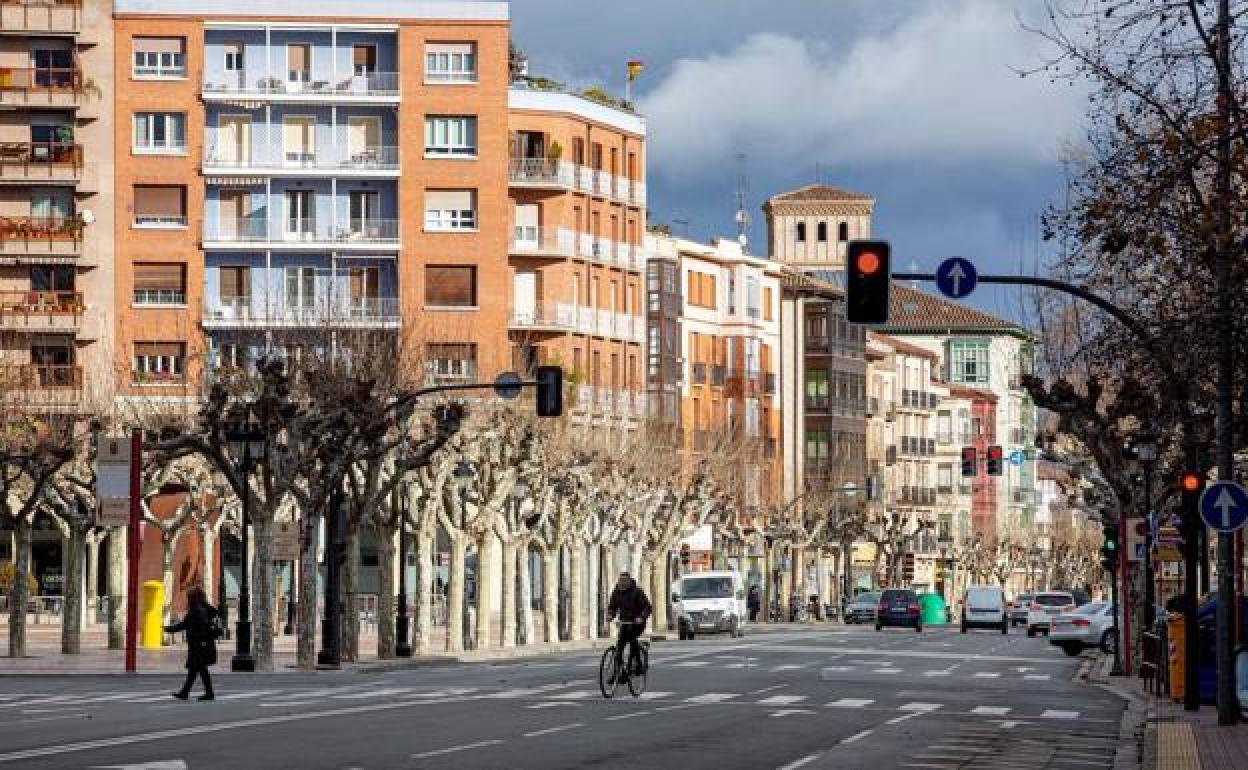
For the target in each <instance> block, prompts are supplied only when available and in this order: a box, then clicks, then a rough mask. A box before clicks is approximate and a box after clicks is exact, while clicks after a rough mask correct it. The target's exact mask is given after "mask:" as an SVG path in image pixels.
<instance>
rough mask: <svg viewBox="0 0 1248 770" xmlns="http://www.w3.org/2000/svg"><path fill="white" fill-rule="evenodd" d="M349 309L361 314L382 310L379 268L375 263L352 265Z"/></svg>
mask: <svg viewBox="0 0 1248 770" xmlns="http://www.w3.org/2000/svg"><path fill="white" fill-rule="evenodd" d="M348 277H349V278H350V280H351V309H352V310H353V311H354V312H355V313H357V314H362V315H370V314H371V315H377V314H380V313H381V312H382V310H383V308H382V301H381V268H380V267H377V266H375V265H367V266H364V267H352V268H350V269H349V270H348Z"/></svg>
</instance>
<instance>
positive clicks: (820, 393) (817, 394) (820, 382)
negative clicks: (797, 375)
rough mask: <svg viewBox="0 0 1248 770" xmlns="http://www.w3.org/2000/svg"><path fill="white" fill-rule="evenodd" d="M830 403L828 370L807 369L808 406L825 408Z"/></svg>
mask: <svg viewBox="0 0 1248 770" xmlns="http://www.w3.org/2000/svg"><path fill="white" fill-rule="evenodd" d="M827 405H828V370H827V369H807V370H806V406H807V407H808V408H823V407H826V406H827Z"/></svg>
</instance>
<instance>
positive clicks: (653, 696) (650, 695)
mask: <svg viewBox="0 0 1248 770" xmlns="http://www.w3.org/2000/svg"><path fill="white" fill-rule="evenodd" d="M675 694H676V693H674V692H643V693H642V694H641V695H640V696H639V697H640V698H641V700H657V699H659V698H667V697H669V696H671V695H675Z"/></svg>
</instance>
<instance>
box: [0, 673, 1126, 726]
mask: <svg viewBox="0 0 1248 770" xmlns="http://www.w3.org/2000/svg"><path fill="white" fill-rule="evenodd" d="M587 684H589V683H588V682H583V681H582V682H565V683H556V684H545V685H539V686H532V687H502V686H481V687H451V686H443V687H439V686H433V685H423V686H411V687H404V686H397V685H394V686H391V685H390V684H383V685H382V686H378V683H374V684H371V685H358V686H342V687H317V688H309V687H295V688H285V689H263V690H252V691H243V692H223V693H221V694H219V695H218V696H217V700H218V701H224V702H234V703H237V704H238V705H240V706H245V705H248V704H250V705H253V706H255V707H258V708H262V709H266V710H272V709H279V708H302V707H316V706H340V705H346V704H347V703H361V704H362V703H368V702H370V701H406V702H412V703H415V702H436V701H438V700H440V699H447V698H464V697H467V698H495V699H506V700H518V701H525V702H526V707H527V708H554V707H556V706H557V705H560V704H562V705H567V706H575V705H578V704H585V703H586V702H592V701H602V697H601V693H600V692H599V691H598V690H597V689H594V688H593V687H586V685H587ZM595 684H596V683H595ZM767 689H768V690H771V692H760V693H753V694H751V693H747V692H727V691H724V692H718V691H717V692H686V693H681V692H678V691H675V690H651V691H648V692H646V693H643V694H642V696H641V697H640V698H637V699H636V700H637V701H639V702H648V703H654V704H656V705H661V706H662V707H664V708H677V707H679V708H692V707H698V706H705V707H713V706H755V707H761V708H765V709H778V710H779V711H775V712H774V713H773V714H772V716H782V717H785V718H802V717H803V716H806V715H810V714H815V713H818V712H821V711H822V712H831V711H836V710H873V711H885V712H887V711H892V712H897V713H900V714H903V715H906V714H912V715H929V714H941V715H952V716H956V717H962V716H969V717H981V718H985V719H990V720H1007V719H1008V720H1012V722H1011V723H1012V724H1013V723H1018V722H1047V723H1069V722H1072V721H1075V720H1081V721H1085V722H1086V721H1088V720H1089V719H1091V720H1092V721H1098V720H1096V719H1095V715H1094V714H1093V715H1089V714H1087V713H1084V712H1081V711H1077V710H1072V709H1056V708H1041V707H1021V708H1015V707H1012V706H999V705H992V704H971V705H967V704H964V703H963V704H953V703H945V702H935V701H916V700H906V699H904V698H897V697H894V698H887V697H880V698H829V697H828V696H827V695H826V694H823V695H815V694H800V693H775V692H774V689H775V688H767ZM929 697H930V695H929ZM169 699H170V698H169V694H168V692H159V693H155V692H151V691H141V692H121V693H106V694H101V693H99V692H91V693H78V694H60V695H50V694H39V693H27V694H20V695H15V694H9V695H7V696H6V697H5V699H4V701H3V703H2V704H0V705H3V706H6V707H8V708H7V715H8V717H9V718H18V719H20V718H21V717H22V716H23V715H27V716H29V715H35V714H44V713H48V709H56V710H57V711H58V712H68V711H83V712H99V711H101V710H107V711H113V710H116V709H118V708H120V707H125V706H133V707H139V708H142V707H150V706H153V705H154V704H160V703H164V702H165V701H168V700H169ZM632 700H633V699H627V701H626V702H632ZM166 705H167V704H166ZM157 707H161V708H163V707H165V706H157ZM1099 721H1105V722H1112V721H1113V720H1110V719H1105V720H1099Z"/></svg>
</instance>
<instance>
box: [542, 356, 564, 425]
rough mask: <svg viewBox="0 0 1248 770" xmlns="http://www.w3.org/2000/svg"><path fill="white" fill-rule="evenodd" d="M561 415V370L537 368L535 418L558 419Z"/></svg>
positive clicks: (556, 368) (557, 368) (556, 367)
mask: <svg viewBox="0 0 1248 770" xmlns="http://www.w3.org/2000/svg"><path fill="white" fill-rule="evenodd" d="M561 414H563V368H562V367H559V366H539V367H537V416H538V417H558V416H559V415H561Z"/></svg>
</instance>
